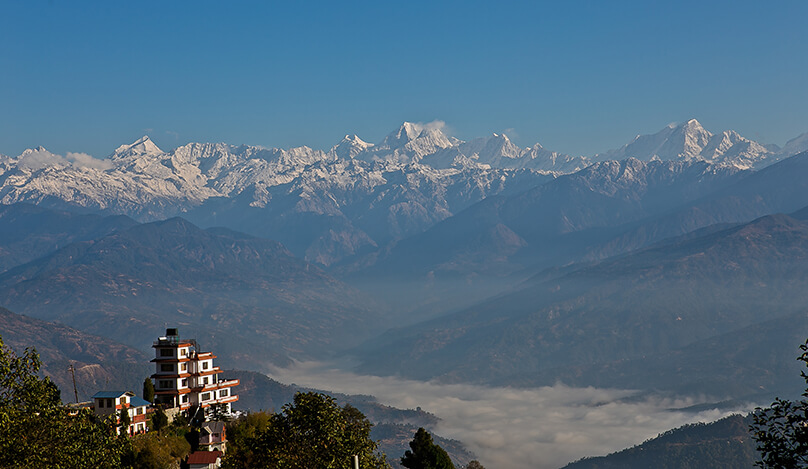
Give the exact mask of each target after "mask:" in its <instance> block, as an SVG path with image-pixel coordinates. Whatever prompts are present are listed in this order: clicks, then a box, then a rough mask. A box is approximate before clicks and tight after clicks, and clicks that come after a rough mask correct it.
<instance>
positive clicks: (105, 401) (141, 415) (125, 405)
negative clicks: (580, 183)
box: [93, 391, 150, 435]
mask: <svg viewBox="0 0 808 469" xmlns="http://www.w3.org/2000/svg"><path fill="white" fill-rule="evenodd" d="M149 405H150V403H149V402H147V401H144V400H143V399H141V398H139V397H137V396H135V393H133V392H129V391H100V392H97V393H95V395H94V396H93V410H94V411H95V413H96V415H99V416H101V417H109V416H115V418H116V423H117V427H116V428H117V431H118V433H126V434H129V435H134V434H137V433H144V432H145V431H146V430H147V428H146V408H147V407H148V406H149ZM123 409H126V412H127V413H128V414H129V428H121V412H122V411H123Z"/></svg>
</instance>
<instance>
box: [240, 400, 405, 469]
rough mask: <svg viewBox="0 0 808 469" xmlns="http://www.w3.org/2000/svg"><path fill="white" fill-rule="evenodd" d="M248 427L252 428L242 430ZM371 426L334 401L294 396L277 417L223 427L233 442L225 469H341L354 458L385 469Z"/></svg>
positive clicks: (354, 411) (368, 468) (370, 467)
mask: <svg viewBox="0 0 808 469" xmlns="http://www.w3.org/2000/svg"><path fill="white" fill-rule="evenodd" d="M248 425H252V426H250V427H247V426H248ZM370 427H371V424H370V422H369V421H368V420H367V419H366V418H365V416H364V415H363V414H362V412H360V411H359V410H357V409H356V408H354V407H351V406H350V405H347V404H346V405H345V406H344V407H340V406H339V405H337V403H336V401H335V400H334V398H333V397H331V396H328V395H325V394H321V393H314V392H306V393H300V392H299V393H297V394H295V397H294V402H293V403H291V404H287V405H285V406H283V409H282V411H281V412H280V413H276V414H272V415H270V416H268V417H266V416H265V417H264V418H252V419H250V417H247V419H242V420H240V421H238V422H233V423H232V424H231V425H229V426H228V436H229V437H231V438H232V440H231V445H230V447H229V448H228V453H227V455H226V456H225V458H224V465H225V467H227V468H247V467H249V468H289V469H308V468H313V467H316V468H323V469H329V468H345V469H348V468H350V467H351V461H352V457H353V455H358V456H359V464H360V467H362V468H363V469H381V468H389V465H388V464H387V462H386V461H385V459H384V455H382V454H380V453H378V452H377V445H376V442H374V441H373V440H371V439H370Z"/></svg>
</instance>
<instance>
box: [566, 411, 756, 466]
mask: <svg viewBox="0 0 808 469" xmlns="http://www.w3.org/2000/svg"><path fill="white" fill-rule="evenodd" d="M750 422H751V419H750V418H748V417H746V418H744V417H742V416H740V415H733V416H730V417H727V418H724V419H721V420H719V421H717V422H712V423H708V424H704V423H699V424H693V425H685V426H683V427H679V428H677V429H675V430H670V431H667V432H665V433H662V434H661V435H659V436H658V437H656V438H653V439H651V440H648V441H646V442H645V443H643V444H641V445H638V446H635V447H633V448H629V449H626V450H623V451H620V452H617V453H613V454H610V455H608V456H601V457H595V458H587V459H583V460H581V461H577V462H574V463H571V464H568V465H566V466H564V469H648V468H651V467H653V468H655V469H657V468H658V469H727V468H732V469H747V468H749V469H751V468H752V467H754V464H755V461H756V459H757V451H756V450H755V442H754V441H753V440H752V438H751V437H750V435H749V431H748V426H749V423H750Z"/></svg>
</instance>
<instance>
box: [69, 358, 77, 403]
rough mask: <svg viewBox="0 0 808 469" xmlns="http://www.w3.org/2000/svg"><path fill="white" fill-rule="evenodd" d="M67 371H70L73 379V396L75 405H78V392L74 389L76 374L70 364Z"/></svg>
mask: <svg viewBox="0 0 808 469" xmlns="http://www.w3.org/2000/svg"><path fill="white" fill-rule="evenodd" d="M69 370H70V376H72V377H73V395H75V396H76V404H78V403H79V391H78V389H76V373H75V371H74V368H73V364H72V363H71V364H70V367H69Z"/></svg>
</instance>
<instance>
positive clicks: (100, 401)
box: [98, 399, 104, 409]
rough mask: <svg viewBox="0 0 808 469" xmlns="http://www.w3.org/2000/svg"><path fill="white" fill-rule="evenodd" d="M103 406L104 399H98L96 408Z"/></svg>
mask: <svg viewBox="0 0 808 469" xmlns="http://www.w3.org/2000/svg"><path fill="white" fill-rule="evenodd" d="M101 407H104V399H98V408H99V409H100V408H101Z"/></svg>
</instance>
